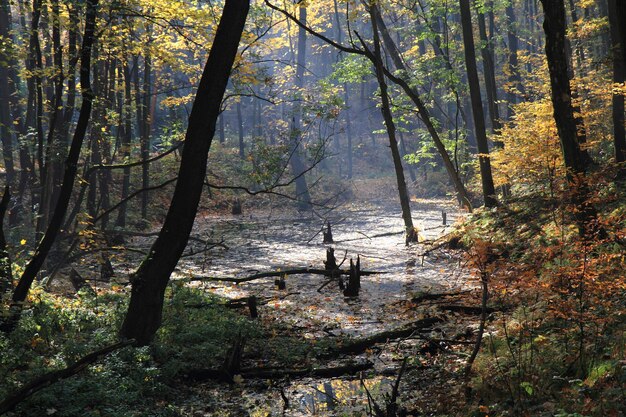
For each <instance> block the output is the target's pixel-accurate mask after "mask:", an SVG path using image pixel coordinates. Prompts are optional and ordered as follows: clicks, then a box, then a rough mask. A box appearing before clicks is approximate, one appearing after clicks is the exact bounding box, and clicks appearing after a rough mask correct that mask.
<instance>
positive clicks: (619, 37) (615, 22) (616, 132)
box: [609, 0, 626, 178]
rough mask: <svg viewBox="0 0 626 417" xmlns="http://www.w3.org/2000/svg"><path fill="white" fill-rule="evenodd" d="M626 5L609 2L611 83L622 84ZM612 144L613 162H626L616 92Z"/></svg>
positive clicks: (625, 172) (624, 173)
mask: <svg viewBox="0 0 626 417" xmlns="http://www.w3.org/2000/svg"><path fill="white" fill-rule="evenodd" d="M624 19H626V3H625V2H624V1H618V0H609V24H610V25H611V50H612V55H613V82H614V83H616V84H623V83H624V71H625V70H626V44H625V43H626V39H625V35H626V23H625V22H624ZM613 144H614V148H615V162H617V163H618V164H624V163H625V162H626V132H625V131H624V95H623V94H620V93H618V92H615V93H614V94H613ZM619 177H620V178H626V166H624V165H622V166H621V167H620V170H619Z"/></svg>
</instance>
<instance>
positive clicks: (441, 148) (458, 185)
mask: <svg viewBox="0 0 626 417" xmlns="http://www.w3.org/2000/svg"><path fill="white" fill-rule="evenodd" d="M371 9H372V12H373V13H374V17H375V18H376V19H377V23H378V27H379V28H380V32H381V35H382V37H383V42H384V43H385V46H386V47H387V51H388V53H389V54H390V56H391V59H392V61H393V63H394V65H395V67H396V68H397V69H398V70H400V71H401V72H402V73H403V74H405V73H407V71H406V67H405V65H404V62H403V60H402V57H401V56H400V53H399V52H398V48H397V47H396V45H395V42H394V41H393V39H392V38H391V36H389V31H388V30H387V27H386V25H385V22H384V20H383V19H382V16H381V15H380V11H379V10H378V7H377V6H375V5H374V6H372V8H371ZM392 80H393V81H394V82H395V83H396V84H398V85H400V86H401V87H402V89H403V90H404V92H405V93H406V94H407V95H408V96H409V98H410V99H411V101H413V104H415V106H416V107H417V112H418V114H419V115H420V116H421V119H422V121H423V123H424V125H425V126H426V129H427V130H428V133H429V134H430V137H431V138H432V139H433V142H434V144H435V147H436V148H437V151H438V152H439V155H440V156H441V159H442V160H443V164H444V167H445V168H446V172H447V173H448V177H449V178H450V181H452V184H454V188H455V190H456V193H457V199H458V201H459V203H460V204H461V205H463V206H465V207H467V208H468V210H471V203H470V199H469V195H468V194H467V190H466V189H465V186H464V185H463V182H462V181H461V178H460V177H459V173H458V172H457V170H456V169H455V167H454V164H453V163H452V160H451V159H450V155H448V151H447V150H446V147H445V145H444V144H443V141H442V140H441V138H440V137H439V132H438V131H437V129H436V128H435V125H434V123H433V121H432V119H431V116H430V112H429V111H428V108H427V107H426V105H425V104H424V102H423V101H422V100H421V98H420V96H419V94H418V92H417V90H416V89H415V88H412V87H410V86H409V83H408V82H406V81H405V80H404V79H402V78H396V79H392Z"/></svg>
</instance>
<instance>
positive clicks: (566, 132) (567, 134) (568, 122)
mask: <svg viewBox="0 0 626 417" xmlns="http://www.w3.org/2000/svg"><path fill="white" fill-rule="evenodd" d="M541 4H542V5H543V10H544V16H545V20H544V22H543V29H544V31H545V34H546V56H547V59H548V69H549V71H550V86H551V88H552V105H553V107H554V120H555V121H556V126H557V130H558V132H559V138H560V141H561V150H562V152H563V158H564V160H565V167H566V169H567V171H568V172H567V176H568V178H569V179H570V181H573V180H574V178H575V177H576V176H577V175H579V174H584V172H585V165H584V163H583V158H582V154H581V152H580V140H579V130H578V129H577V128H576V127H577V126H576V122H575V119H574V109H573V106H572V91H571V88H570V81H569V77H568V65H567V56H566V53H565V50H566V47H565V42H566V39H565V32H566V29H567V27H566V21H565V5H564V2H563V0H541Z"/></svg>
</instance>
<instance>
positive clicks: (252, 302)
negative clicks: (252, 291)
mask: <svg viewBox="0 0 626 417" xmlns="http://www.w3.org/2000/svg"><path fill="white" fill-rule="evenodd" d="M256 306H257V302H256V297H255V296H254V295H251V296H250V297H248V309H249V310H250V318H253V319H256V318H257V317H259V312H258V310H257V308H256Z"/></svg>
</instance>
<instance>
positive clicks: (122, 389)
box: [0, 286, 259, 417]
mask: <svg viewBox="0 0 626 417" xmlns="http://www.w3.org/2000/svg"><path fill="white" fill-rule="evenodd" d="M166 302H167V306H166V308H165V316H164V321H163V326H162V328H161V330H160V331H159V334H158V338H157V340H156V341H155V343H154V344H153V346H150V347H143V348H133V347H127V348H124V349H122V350H119V351H116V352H114V353H112V354H110V355H108V356H107V357H106V358H104V359H102V360H100V361H99V362H96V363H95V364H93V365H91V366H90V367H89V368H88V369H86V370H84V371H82V372H81V373H79V374H77V375H75V376H73V377H71V378H68V379H66V380H64V381H60V382H58V383H56V384H53V385H52V386H50V387H48V388H45V389H44V390H42V391H40V392H39V393H37V394H35V395H34V396H32V397H31V398H30V399H28V400H26V401H24V402H23V403H21V404H20V405H19V406H18V408H17V409H16V411H15V412H14V413H13V415H16V416H33V415H54V416H68V417H69V416H77V415H80V416H102V415H106V416H120V417H121V416H164V417H165V416H175V415H178V413H177V412H176V408H175V407H174V405H173V404H172V402H173V401H175V400H176V396H175V378H177V377H179V376H180V373H181V372H184V371H185V370H188V369H191V368H194V367H195V368H198V367H217V366H219V362H220V361H221V360H222V359H223V356H224V352H225V351H226V349H227V348H228V347H229V346H230V343H231V340H232V339H233V338H234V337H236V336H237V335H239V334H241V335H243V336H244V337H247V338H251V337H255V336H258V335H259V332H258V331H257V330H255V327H254V326H253V325H252V324H251V323H250V322H248V321H247V320H246V319H244V318H242V317H241V316H239V315H237V314H236V313H233V312H231V311H228V310H227V309H226V308H224V307H223V306H222V304H221V303H220V301H219V300H218V299H217V298H215V297H209V296H206V295H204V294H203V293H202V292H201V291H198V290H194V289H189V288H184V287H183V288H178V287H176V286H175V287H174V288H173V289H172V290H171V291H168V294H167V301H166ZM126 304H127V297H126V294H125V293H124V292H123V291H120V289H119V288H118V289H116V290H111V291H101V292H100V293H99V294H98V295H93V294H88V293H81V294H80V295H79V296H77V297H74V298H65V297H61V296H55V295H51V294H49V293H45V292H44V291H43V290H42V289H41V288H35V290H34V291H33V295H32V297H31V302H30V306H29V307H28V309H27V310H26V312H25V314H24V315H23V318H22V320H21V322H20V325H19V327H18V328H17V329H16V331H15V332H13V333H12V334H11V335H10V336H6V335H1V334H0V350H1V351H2V355H0V378H1V381H2V382H1V383H0V398H4V397H5V396H6V395H8V394H9V393H11V392H14V391H15V390H16V389H17V388H18V387H19V386H21V385H22V384H24V383H25V382H28V381H30V380H32V379H33V378H35V377H37V376H39V375H42V374H44V373H46V372H50V371H52V370H55V369H60V368H64V367H66V366H68V365H69V364H71V363H73V362H75V361H76V360H78V359H79V358H81V357H83V356H84V355H86V354H88V353H90V352H92V351H94V350H97V349H99V348H101V347H103V346H106V345H108V344H111V343H113V342H114V341H116V340H117V330H118V328H119V326H120V322H121V319H122V317H123V313H124V312H125V310H126ZM198 306H201V307H198Z"/></svg>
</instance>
